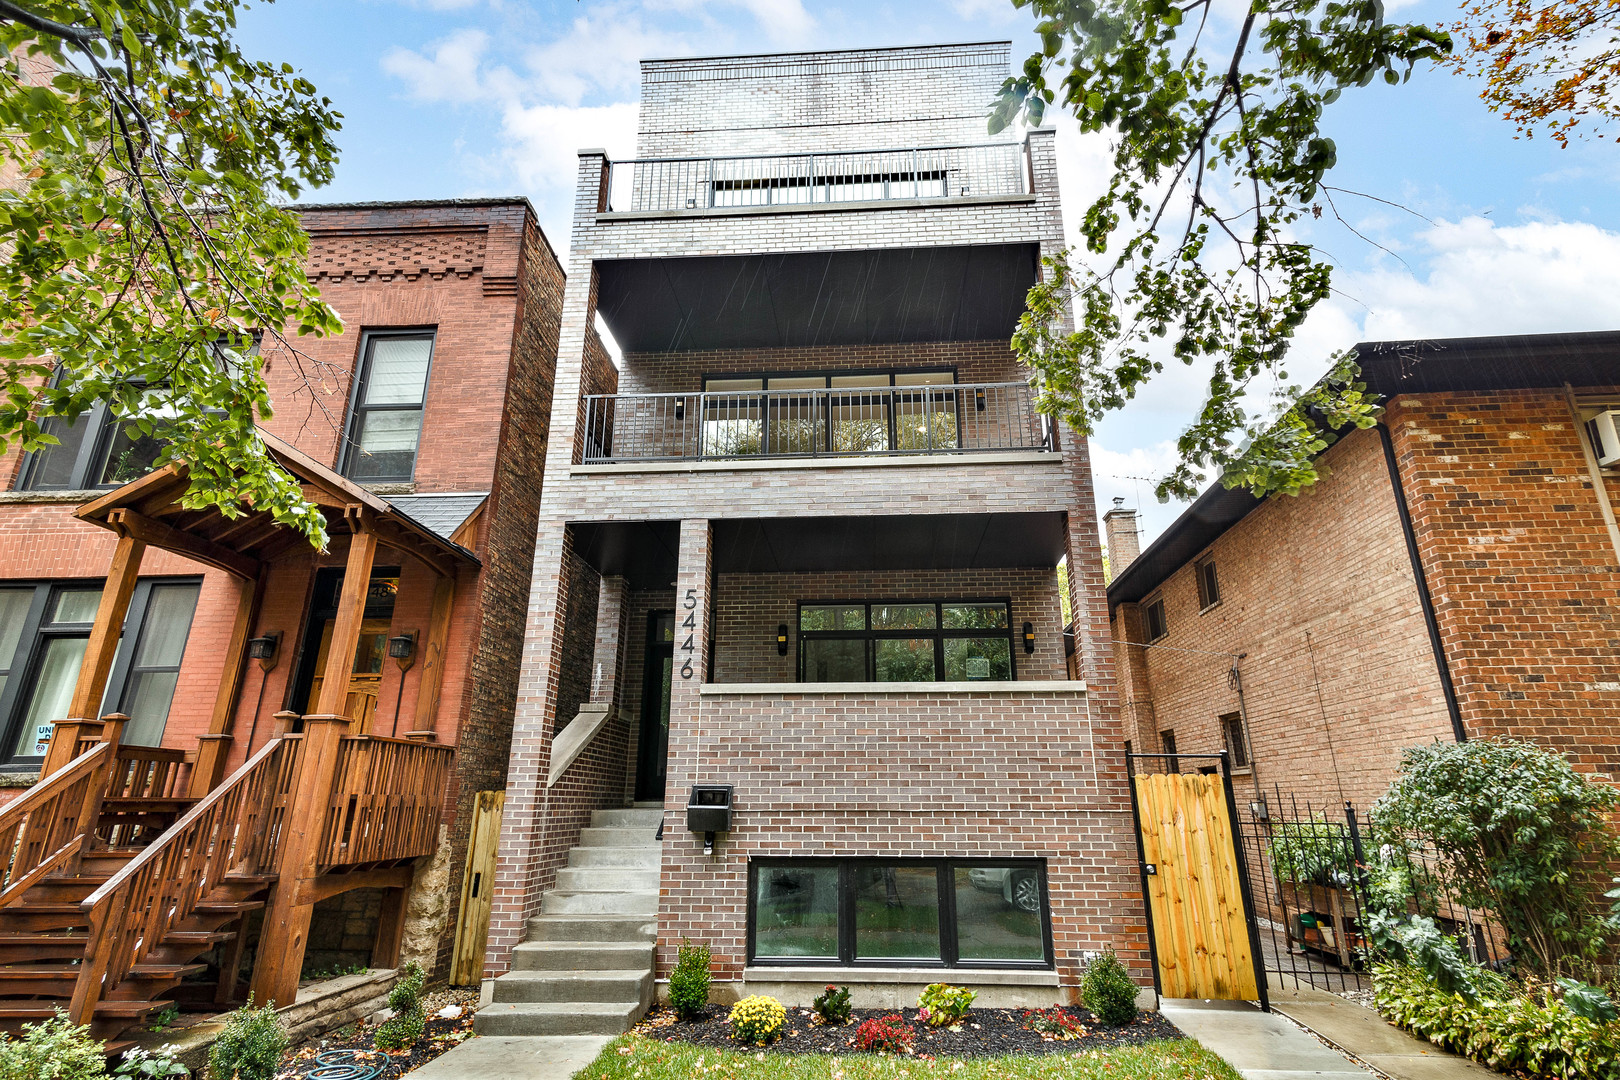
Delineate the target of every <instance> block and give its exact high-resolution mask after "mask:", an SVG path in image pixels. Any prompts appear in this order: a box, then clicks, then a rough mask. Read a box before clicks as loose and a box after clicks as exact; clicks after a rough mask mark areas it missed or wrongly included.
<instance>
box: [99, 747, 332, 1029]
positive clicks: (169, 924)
mask: <svg viewBox="0 0 1620 1080" xmlns="http://www.w3.org/2000/svg"><path fill="white" fill-rule="evenodd" d="M302 749H303V738H302V736H300V735H283V736H282V737H280V738H278V739H273V740H271V741H270V742H269V743H267V744H266V745H265V746H264V748H263V749H261V750H260V751H259V752H258V753H257V754H255V755H253V758H252V759H251V760H249V761H248V762H247V764H245V765H243V766H242V767H241V768H240V769H238V770H237V771H236V773H235V775H233V776H231V777H230V779H228V780H226V781H225V783H223V784H221V785H220V786H219V787H217V788H215V789H214V790H213V791H212V792H210V793H209V794H208V796H207V797H205V798H203V799H202V800H200V801H199V802H198V803H197V804H196V805H195V806H193V807H192V808H191V809H190V810H189V811H187V813H186V814H185V816H184V817H182V818H181V819H180V820H179V821H177V822H175V823H174V825H173V826H172V827H171V828H169V829H168V830H167V831H166V832H164V834H163V836H162V837H161V838H160V839H158V840H157V841H156V842H155V843H153V844H152V845H150V846H149V847H147V848H146V849H145V850H144V851H142V852H141V853H140V854H139V855H137V856H136V857H135V858H134V859H132V860H130V862H129V863H128V864H127V865H126V866H125V867H124V868H123V869H122V870H120V871H119V872H118V873H117V874H115V875H113V877H111V878H109V879H108V880H107V882H106V883H105V884H103V885H102V886H101V887H100V888H99V889H97V890H96V891H95V892H93V893H91V894H90V896H89V897H88V898H86V899H85V900H84V902H83V903H82V904H81V905H80V906H81V907H82V908H83V909H84V910H85V911H87V912H88V913H89V916H90V940H91V942H92V945H91V949H90V952H89V955H88V956H87V957H86V960H85V965H84V970H83V971H82V972H81V973H80V976H79V979H78V983H77V986H76V987H75V989H74V993H73V1005H72V1008H71V1010H70V1012H71V1015H72V1016H73V1018H74V1022H75V1023H79V1024H84V1023H88V1022H89V1021H90V1019H91V1017H92V1015H93V1014H94V1010H95V1005H96V1002H97V1001H98V1000H103V999H105V998H107V997H108V996H109V994H110V993H111V992H112V991H113V990H114V989H115V988H116V987H117V986H118V984H119V983H120V982H121V981H123V979H124V978H125V976H127V975H128V974H129V970H130V968H132V967H134V966H135V965H136V964H139V963H140V962H141V961H142V960H143V959H144V958H145V957H146V956H147V955H149V954H150V953H151V952H152V950H154V949H156V948H157V947H158V946H159V945H161V944H162V942H163V940H164V938H165V937H166V936H167V935H168V933H169V932H170V931H171V930H174V929H176V928H179V927H180V926H181V924H182V923H183V922H184V921H185V920H186V919H188V918H190V917H191V916H192V914H193V913H194V912H195V911H196V908H197V906H198V905H199V904H201V903H203V902H204V901H205V900H206V899H207V897H208V895H209V894H210V893H211V892H213V891H214V889H215V888H216V887H217V886H218V885H219V884H220V882H221V881H222V880H223V879H224V878H225V876H226V875H227V874H233V875H241V876H247V877H254V876H263V875H268V874H270V873H272V872H273V870H274V868H275V865H276V854H277V848H278V845H279V843H280V839H281V832H282V825H283V822H284V821H285V815H286V814H287V812H288V798H287V796H288V793H289V792H291V791H292V790H294V788H295V786H296V783H297V777H298V771H299V764H300V762H299V759H300V756H301V752H302Z"/></svg>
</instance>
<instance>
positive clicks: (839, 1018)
mask: <svg viewBox="0 0 1620 1080" xmlns="http://www.w3.org/2000/svg"><path fill="white" fill-rule="evenodd" d="M810 1007H811V1008H812V1009H815V1010H816V1015H817V1016H819V1017H821V1022H822V1023H823V1024H830V1025H833V1026H837V1025H839V1024H847V1023H849V987H847V986H834V985H833V984H832V983H828V984H827V989H826V990H824V991H822V992H821V993H820V994H819V995H817V997H816V1000H814V1001H812V1002H811V1003H810Z"/></svg>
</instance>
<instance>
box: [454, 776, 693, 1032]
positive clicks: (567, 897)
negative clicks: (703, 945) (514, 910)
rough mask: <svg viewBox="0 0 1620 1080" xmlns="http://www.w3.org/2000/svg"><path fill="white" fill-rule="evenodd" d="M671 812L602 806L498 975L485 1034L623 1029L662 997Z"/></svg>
mask: <svg viewBox="0 0 1620 1080" xmlns="http://www.w3.org/2000/svg"><path fill="white" fill-rule="evenodd" d="M662 815H663V810H662V808H661V807H659V806H657V805H650V806H648V805H637V806H636V807H634V808H632V809H627V810H597V811H596V812H595V813H593V814H592V815H591V824H590V827H589V828H587V829H583V830H581V833H580V846H579V847H576V848H574V849H573V850H571V851H570V852H569V853H568V865H567V866H565V867H564V868H562V869H561V870H558V871H557V883H556V885H555V887H553V888H552V889H550V890H548V891H547V892H546V894H545V895H544V896H542V897H541V898H540V914H539V915H538V916H536V917H535V918H533V919H530V920H529V935H528V940H527V941H525V942H523V944H521V945H518V946H517V947H516V948H514V949H513V950H512V968H511V970H510V971H508V972H507V973H506V974H505V975H502V976H501V977H500V978H498V979H496V980H495V981H494V985H493V988H492V990H493V996H492V1000H491V1001H490V1003H489V1004H488V1005H486V1006H484V1007H483V1008H482V1009H480V1010H479V1012H478V1015H477V1017H475V1018H474V1020H473V1029H474V1030H475V1031H477V1032H478V1034H480V1035H491V1036H510V1035H534V1036H539V1035H545V1036H551V1035H617V1034H619V1033H620V1032H623V1031H628V1030H629V1028H630V1025H632V1024H634V1023H635V1022H636V1021H637V1020H639V1019H640V1018H641V1016H642V1014H643V1013H645V1012H646V1011H647V1008H648V1006H650V1005H651V1004H652V995H653V943H654V940H655V939H656V938H657V935H658V875H659V868H660V851H661V848H660V845H659V842H658V841H657V840H656V839H655V835H656V833H657V830H658V822H659V820H660V818H661V817H662Z"/></svg>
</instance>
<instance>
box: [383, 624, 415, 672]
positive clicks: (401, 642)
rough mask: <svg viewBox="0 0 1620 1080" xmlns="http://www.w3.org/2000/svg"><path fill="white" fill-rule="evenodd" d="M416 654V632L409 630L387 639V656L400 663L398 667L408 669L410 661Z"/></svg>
mask: <svg viewBox="0 0 1620 1080" xmlns="http://www.w3.org/2000/svg"><path fill="white" fill-rule="evenodd" d="M415 654H416V631H415V630H410V631H407V632H406V633H403V634H400V635H399V636H398V637H391V638H389V639H388V655H389V657H390V658H391V659H394V660H398V661H400V665H399V666H400V667H402V668H403V667H410V659H411V657H412V656H414V655H415Z"/></svg>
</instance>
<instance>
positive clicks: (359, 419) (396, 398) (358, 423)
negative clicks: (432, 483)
mask: <svg viewBox="0 0 1620 1080" xmlns="http://www.w3.org/2000/svg"><path fill="white" fill-rule="evenodd" d="M432 360H433V332H432V331H431V330H429V331H412V332H409V333H397V332H392V331H390V332H387V333H384V332H380V331H373V332H370V333H368V334H366V336H365V341H364V343H363V344H362V346H361V361H360V375H359V379H358V380H357V385H356V387H355V391H354V406H353V408H352V410H351V416H350V418H349V436H348V441H347V445H346V449H345V452H344V456H343V467H342V472H343V474H344V475H345V476H347V477H349V479H351V480H360V481H363V482H366V483H391V482H404V481H408V480H410V479H411V477H412V476H413V475H414V473H415V471H416V447H417V443H418V441H419V440H420V438H421V435H422V405H423V402H424V400H425V398H426V394H427V379H428V368H429V367H430V366H431V364H432Z"/></svg>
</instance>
